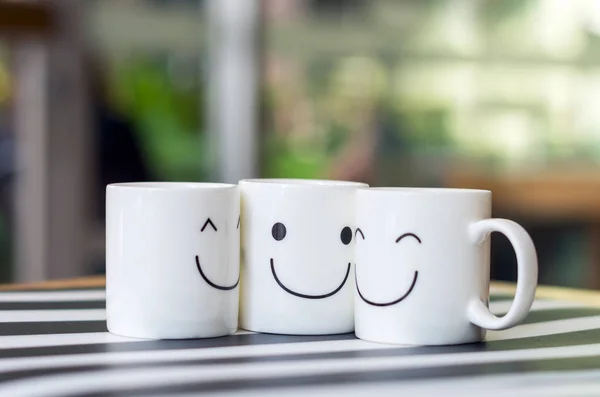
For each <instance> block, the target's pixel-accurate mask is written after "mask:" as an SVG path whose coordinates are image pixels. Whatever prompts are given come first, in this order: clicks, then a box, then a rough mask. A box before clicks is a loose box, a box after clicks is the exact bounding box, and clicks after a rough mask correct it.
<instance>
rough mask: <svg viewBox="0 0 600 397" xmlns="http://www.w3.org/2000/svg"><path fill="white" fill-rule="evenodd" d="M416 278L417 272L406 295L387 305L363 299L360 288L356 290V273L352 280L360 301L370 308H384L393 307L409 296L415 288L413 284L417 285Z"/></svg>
mask: <svg viewBox="0 0 600 397" xmlns="http://www.w3.org/2000/svg"><path fill="white" fill-rule="evenodd" d="M418 276H419V272H418V271H415V277H414V278H413V281H412V284H411V285H410V288H409V289H408V291H406V293H405V294H404V295H402V296H401V297H400V298H398V299H396V300H395V301H392V302H387V303H377V302H373V301H370V300H368V299H367V298H365V297H364V296H363V294H362V293H361V292H360V288H358V277H357V276H356V273H354V280H355V281H356V291H358V295H359V296H360V299H362V300H363V301H365V302H366V303H368V304H369V305H371V306H379V307H385V306H392V305H395V304H396V303H400V302H402V301H403V300H404V299H405V298H406V297H407V296H408V295H410V293H411V292H412V290H413V288H415V284H416V283H417V277H418Z"/></svg>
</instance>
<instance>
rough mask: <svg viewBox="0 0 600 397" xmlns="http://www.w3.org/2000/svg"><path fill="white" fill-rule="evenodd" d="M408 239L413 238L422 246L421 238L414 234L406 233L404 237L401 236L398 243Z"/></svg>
mask: <svg viewBox="0 0 600 397" xmlns="http://www.w3.org/2000/svg"><path fill="white" fill-rule="evenodd" d="M406 237H412V238H414V239H415V240H417V241H418V242H419V244H421V239H420V238H419V236H417V235H416V234H414V233H404V234H403V235H402V236H400V237H398V238H397V239H396V242H399V241H400V240H402V239H403V238H406Z"/></svg>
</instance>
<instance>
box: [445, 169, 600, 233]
mask: <svg viewBox="0 0 600 397" xmlns="http://www.w3.org/2000/svg"><path fill="white" fill-rule="evenodd" d="M445 186H446V187H453V188H470V189H486V190H491V191H492V194H493V199H492V202H493V206H494V211H497V212H499V213H502V214H511V215H518V216H525V217H528V218H538V219H544V220H578V221H586V222H590V223H596V222H600V170H597V171H596V170H593V171H592V170H591V169H590V168H586V169H585V170H566V171H565V170H557V171H544V172H539V173H530V174H527V173H520V174H518V175H508V174H506V175H501V174H497V175H494V174H490V173H482V172H476V171H466V170H453V171H450V172H448V173H447V174H446V177H445Z"/></svg>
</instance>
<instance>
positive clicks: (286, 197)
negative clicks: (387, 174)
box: [239, 179, 368, 335]
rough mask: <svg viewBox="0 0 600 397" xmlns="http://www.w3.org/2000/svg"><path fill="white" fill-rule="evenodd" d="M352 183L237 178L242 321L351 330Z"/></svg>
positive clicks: (305, 329) (279, 329)
mask: <svg viewBox="0 0 600 397" xmlns="http://www.w3.org/2000/svg"><path fill="white" fill-rule="evenodd" d="M366 186H368V185H365V184H362V183H357V182H343V181H323V180H302V179H250V180H243V181H240V183H239V187H240V194H241V202H242V222H241V223H242V231H241V236H242V264H241V278H242V284H241V290H240V296H241V299H240V327H241V328H244V329H246V330H250V331H256V332H266V333H275V334H296V335H324V334H340V333H347V332H352V331H353V329H354V305H353V295H354V271H353V266H352V263H353V262H354V246H353V245H354V244H353V237H354V224H355V222H354V218H355V205H354V203H355V195H356V189H357V188H359V187H366Z"/></svg>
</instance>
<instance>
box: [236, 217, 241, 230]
mask: <svg viewBox="0 0 600 397" xmlns="http://www.w3.org/2000/svg"><path fill="white" fill-rule="evenodd" d="M241 218H242V217H241V216H239V215H238V223H237V226H236V227H235V228H236V229H239V228H240V220H241Z"/></svg>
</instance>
